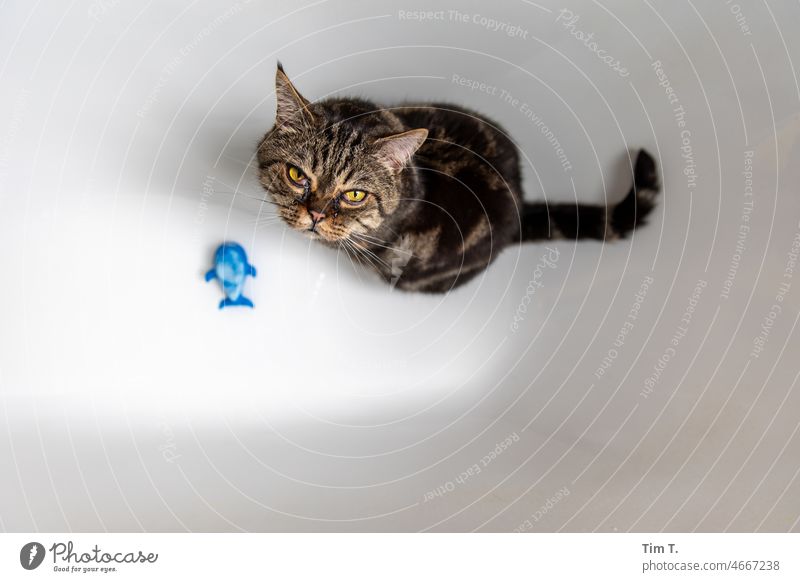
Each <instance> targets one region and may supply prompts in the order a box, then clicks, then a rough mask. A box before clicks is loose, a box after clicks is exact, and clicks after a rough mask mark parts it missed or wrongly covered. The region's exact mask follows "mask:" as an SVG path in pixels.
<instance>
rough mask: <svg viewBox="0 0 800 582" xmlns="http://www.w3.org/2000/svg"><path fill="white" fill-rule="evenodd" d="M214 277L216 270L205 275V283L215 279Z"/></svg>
mask: <svg viewBox="0 0 800 582" xmlns="http://www.w3.org/2000/svg"><path fill="white" fill-rule="evenodd" d="M216 276H217V270H216V269H211V270H210V271H209V272H208V273H206V283H208V282H209V281H211V280H212V279H215V278H216Z"/></svg>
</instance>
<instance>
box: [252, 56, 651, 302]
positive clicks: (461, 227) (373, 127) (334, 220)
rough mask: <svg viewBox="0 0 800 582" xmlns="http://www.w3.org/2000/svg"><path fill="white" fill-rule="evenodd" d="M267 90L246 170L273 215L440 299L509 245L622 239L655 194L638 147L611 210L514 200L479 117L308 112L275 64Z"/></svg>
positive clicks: (509, 147) (440, 110) (313, 107)
mask: <svg viewBox="0 0 800 582" xmlns="http://www.w3.org/2000/svg"><path fill="white" fill-rule="evenodd" d="M275 92H276V95H277V102H278V107H277V115H276V121H275V126H274V127H273V128H272V129H271V130H270V131H269V132H268V133H267V134H266V136H265V137H264V139H263V140H262V141H261V143H260V145H259V147H258V164H259V179H260V182H261V185H262V186H263V187H264V188H265V189H266V190H267V192H268V193H269V194H270V196H271V198H272V202H273V203H274V204H275V205H276V207H277V212H278V213H279V214H280V216H281V217H282V218H283V220H284V221H286V223H288V224H289V226H291V227H292V228H295V229H297V230H300V231H304V232H306V233H307V234H308V235H310V236H311V237H313V238H314V239H318V240H320V241H321V242H323V243H326V244H328V245H331V246H334V247H339V248H342V249H344V250H345V251H347V252H348V253H350V255H351V256H353V257H355V258H358V259H360V260H361V261H362V262H364V263H365V264H368V265H370V266H371V267H372V268H374V269H375V270H376V271H377V272H378V273H379V274H380V275H381V276H382V277H383V278H384V279H386V280H387V281H388V282H390V283H391V284H392V285H396V286H397V287H398V288H400V289H404V290H407V291H422V292H430V293H444V292H447V291H449V290H450V289H453V288H455V287H457V286H459V285H462V284H464V283H466V282H467V281H469V280H470V279H472V278H473V277H475V275H477V274H479V273H481V272H482V271H483V270H484V269H486V267H487V266H488V265H489V263H491V262H492V260H494V258H495V257H497V255H498V253H499V252H500V251H501V250H503V249H504V248H505V247H507V246H509V245H514V244H519V243H521V242H528V241H537V240H552V239H557V238H573V239H574V238H590V239H598V240H613V239H616V238H618V237H624V236H625V235H626V234H627V233H628V232H630V231H631V230H633V229H634V228H635V227H636V226H637V225H639V224H641V223H642V219H643V218H644V217H645V216H646V215H647V214H648V213H649V212H650V210H651V209H652V208H653V206H654V201H655V196H656V194H657V192H658V177H657V173H656V167H655V163H654V161H653V159H652V158H651V157H650V155H648V154H647V153H646V152H645V151H643V150H642V151H640V152H639V154H638V157H637V159H636V163H635V167H634V176H633V187H632V188H631V191H630V192H629V193H628V195H627V196H626V197H625V198H624V199H623V200H622V201H621V202H619V203H618V204H616V205H615V206H613V207H610V208H606V207H605V206H594V205H587V204H547V203H546V202H525V201H523V199H522V188H521V179H520V178H521V177H520V166H519V154H518V152H517V148H516V146H515V145H514V144H513V142H512V141H511V139H510V138H509V137H508V134H507V132H505V131H504V130H503V129H502V128H501V127H500V126H498V125H497V124H496V123H495V122H493V121H491V120H489V119H487V118H485V117H483V116H482V115H479V114H477V113H475V112H472V111H469V110H467V109H463V108H461V107H456V106H453V105H448V104H441V103H427V104H423V105H403V106H399V107H391V108H387V107H380V106H378V105H376V104H374V103H370V102H369V101H364V100H361V99H349V98H332V99H327V100H324V101H320V102H315V103H311V102H309V101H308V100H306V99H305V98H303V97H302V96H301V95H300V93H299V92H298V91H297V90H296V89H295V88H294V86H293V85H292V83H291V81H290V80H289V78H288V77H287V76H286V74H285V73H284V71H283V68H282V67H281V65H280V63H279V64H278V70H277V73H276V78H275Z"/></svg>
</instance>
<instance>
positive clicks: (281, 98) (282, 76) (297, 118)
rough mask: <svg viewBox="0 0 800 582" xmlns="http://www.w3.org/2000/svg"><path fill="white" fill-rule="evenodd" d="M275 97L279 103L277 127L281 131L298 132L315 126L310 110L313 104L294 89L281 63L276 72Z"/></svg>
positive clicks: (276, 115)
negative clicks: (311, 125) (309, 126)
mask: <svg viewBox="0 0 800 582" xmlns="http://www.w3.org/2000/svg"><path fill="white" fill-rule="evenodd" d="M275 97H276V99H277V101H278V110H277V113H276V114H275V125H276V127H277V128H278V129H279V130H281V131H288V132H296V131H299V130H300V129H302V127H303V126H307V125H310V124H313V122H314V115H313V114H312V113H311V110H310V108H309V107H310V105H311V104H310V103H309V101H308V100H307V99H305V98H304V97H303V96H302V95H300V93H299V92H298V91H297V89H295V88H294V85H292V82H291V81H290V80H289V77H287V76H286V73H284V72H283V66H282V65H281V64H280V63H278V70H277V71H276V72H275Z"/></svg>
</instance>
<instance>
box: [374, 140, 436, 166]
mask: <svg viewBox="0 0 800 582" xmlns="http://www.w3.org/2000/svg"><path fill="white" fill-rule="evenodd" d="M427 137H428V130H427V129H412V130H411V131H406V132H403V133H398V134H395V135H390V136H388V137H382V138H380V139H378V140H376V141H375V143H374V146H375V147H376V148H377V149H376V152H377V153H376V155H377V156H378V159H379V160H380V161H381V163H383V164H384V165H385V166H386V167H387V168H388V169H389V170H390V171H391V172H393V173H397V172H399V171H400V170H402V169H403V168H404V167H405V166H406V164H407V163H408V162H409V161H411V157H412V156H413V155H414V152H416V151H417V150H418V149H419V147H420V146H421V145H422V143H423V142H424V141H425V139H426V138H427Z"/></svg>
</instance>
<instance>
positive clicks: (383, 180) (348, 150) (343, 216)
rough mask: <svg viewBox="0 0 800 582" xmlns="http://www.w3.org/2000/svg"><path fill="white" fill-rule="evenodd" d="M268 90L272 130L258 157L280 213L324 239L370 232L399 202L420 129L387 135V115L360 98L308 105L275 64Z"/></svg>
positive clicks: (393, 121)
mask: <svg viewBox="0 0 800 582" xmlns="http://www.w3.org/2000/svg"><path fill="white" fill-rule="evenodd" d="M275 91H276V96H277V101H278V110H277V115H276V120H275V127H274V128H273V129H272V130H271V131H270V132H269V133H268V134H267V135H266V136H265V137H264V140H263V141H262V142H261V144H260V145H259V148H258V161H259V179H260V182H261V184H262V186H263V187H264V188H265V189H266V190H267V191H268V192H269V194H270V195H271V197H272V199H273V201H274V202H275V203H276V204H277V205H278V206H277V211H278V213H279V215H280V216H281V218H283V220H285V221H286V223H287V224H288V225H289V226H291V227H292V228H295V229H297V230H300V231H303V232H305V233H307V234H309V235H310V236H312V237H315V238H316V237H319V238H321V239H323V240H325V241H327V242H330V243H336V242H338V241H341V240H343V239H348V238H349V239H350V240H354V239H356V238H357V237H358V236H359V235H368V234H369V233H370V232H372V231H374V230H376V229H378V228H379V227H380V226H381V224H382V223H383V221H384V220H386V219H387V218H388V217H390V216H391V215H392V214H393V213H394V212H396V211H397V209H398V207H399V206H400V205H401V204H403V199H404V195H403V193H402V192H401V191H400V188H399V186H400V175H401V173H402V171H403V169H404V168H405V166H406V164H408V162H409V161H410V159H411V157H412V156H413V155H414V152H415V151H416V150H417V148H418V147H419V146H420V145H422V142H423V141H425V138H426V137H427V133H428V132H427V130H425V129H414V130H411V131H406V132H401V133H394V131H393V129H396V128H397V127H398V121H397V119H396V118H395V117H394V116H393V115H391V114H390V113H386V112H374V111H370V110H369V109H368V108H365V107H364V104H362V103H360V102H347V101H339V102H331V103H327V104H326V103H319V104H311V103H309V102H308V101H306V100H305V99H304V98H303V97H302V96H301V95H300V93H298V92H297V90H296V89H295V88H294V86H293V85H292V83H291V82H290V81H289V79H288V77H287V76H286V75H285V74H284V72H283V69H281V68H280V66H279V67H278V72H277V74H276V79H275ZM392 126H394V128H393V127H392Z"/></svg>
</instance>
